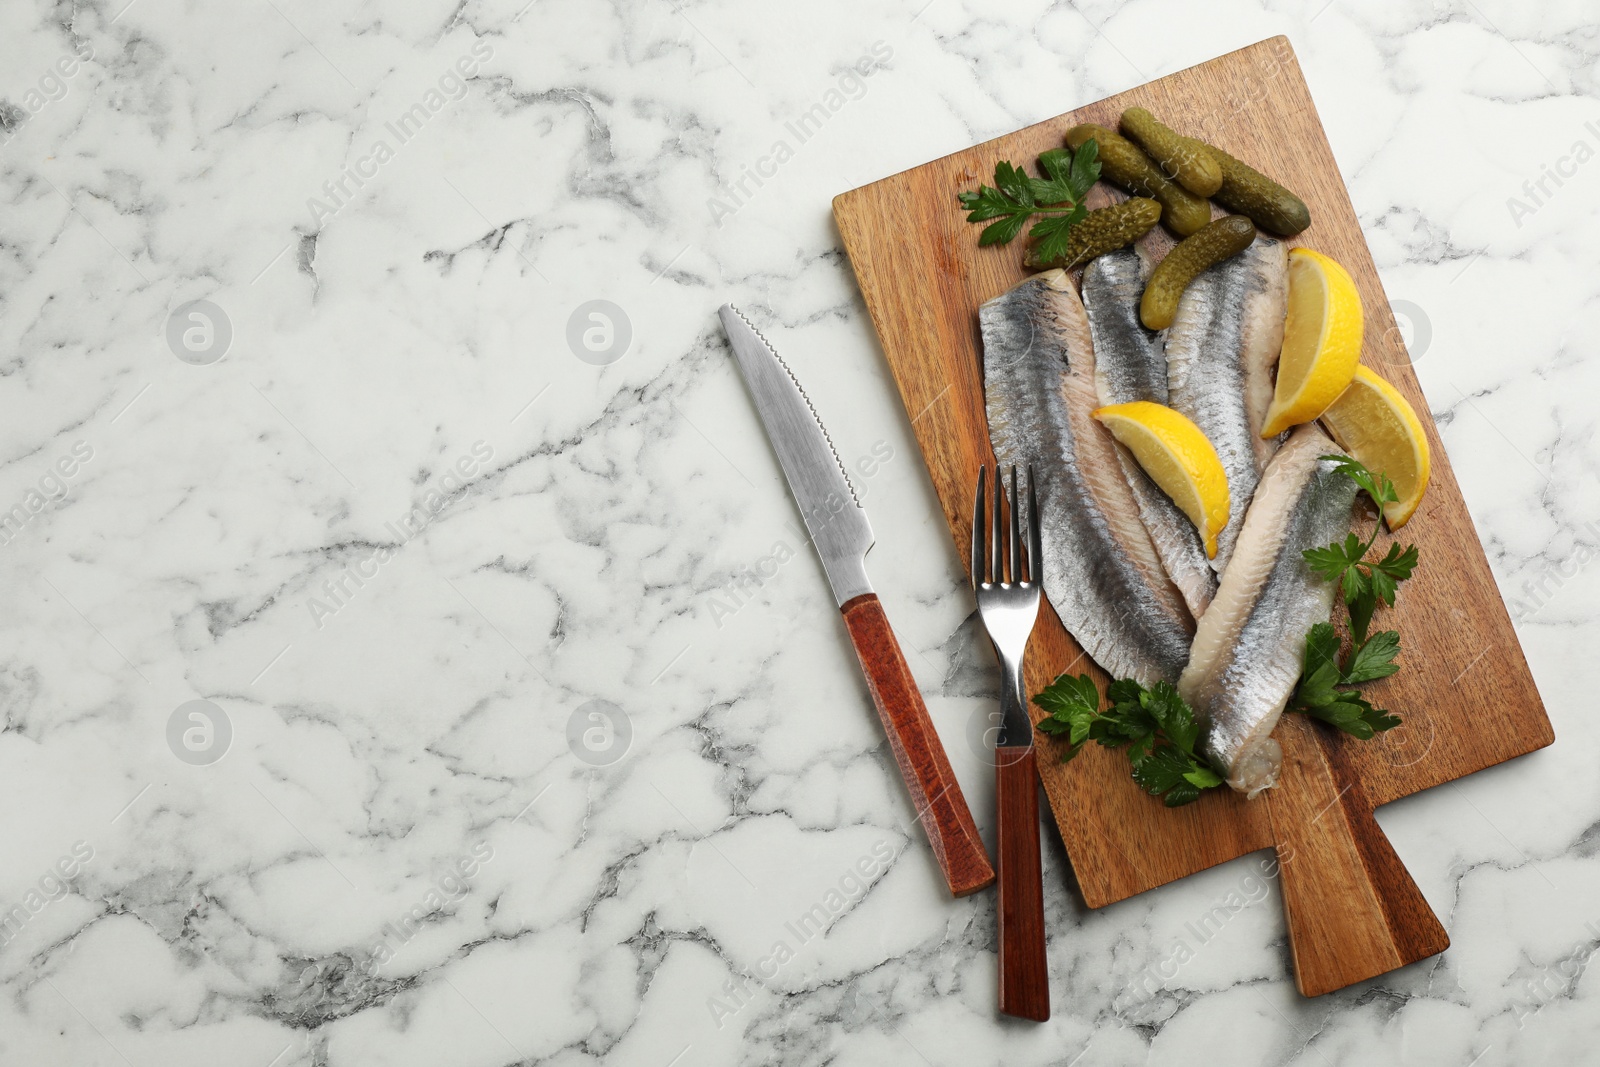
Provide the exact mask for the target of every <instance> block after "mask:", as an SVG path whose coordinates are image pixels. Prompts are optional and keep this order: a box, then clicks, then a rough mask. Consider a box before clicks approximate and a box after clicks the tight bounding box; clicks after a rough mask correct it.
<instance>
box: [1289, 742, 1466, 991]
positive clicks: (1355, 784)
mask: <svg viewBox="0 0 1600 1067" xmlns="http://www.w3.org/2000/svg"><path fill="white" fill-rule="evenodd" d="M1320 732H1321V731H1319V729H1318V728H1317V726H1316V724H1315V723H1313V722H1311V721H1310V720H1309V719H1307V718H1306V717H1305V716H1304V715H1285V716H1284V717H1283V719H1282V720H1281V722H1280V724H1279V729H1278V733H1277V737H1278V738H1279V740H1280V741H1281V742H1282V744H1283V750H1284V758H1283V772H1282V778H1281V780H1280V783H1279V786H1278V788H1276V789H1272V790H1269V791H1268V793H1267V796H1268V797H1269V798H1270V799H1269V800H1268V808H1269V811H1270V812H1271V815H1272V827H1273V835H1274V840H1275V841H1276V842H1277V846H1276V847H1277V858H1278V872H1279V884H1280V886H1281V887H1282V890H1283V907H1284V912H1285V913H1286V915H1287V918H1288V926H1289V950H1290V953H1291V954H1292V955H1293V957H1294V975H1295V985H1296V986H1298V987H1299V989H1300V993H1301V995H1302V996H1307V997H1316V996H1321V995H1322V994H1323V993H1329V992H1332V991H1333V990H1335V989H1342V988H1344V987H1345V986H1347V985H1350V984H1352V983H1354V982H1360V981H1362V980H1364V979H1367V978H1373V977H1375V976H1377V975H1380V974H1384V973H1386V972H1388V971H1392V970H1394V969H1395V968H1397V967H1404V966H1405V965H1406V964H1408V963H1415V962H1416V961H1418V960H1421V959H1426V958H1427V957H1429V956H1433V955H1437V954H1438V953H1440V952H1443V951H1444V950H1445V949H1447V948H1449V947H1450V937H1449V935H1447V934H1446V933H1445V931H1444V927H1443V926H1442V925H1441V924H1440V922H1439V919H1438V917H1437V916H1436V915H1434V913H1433V909H1432V908H1430V907H1428V902H1427V900H1425V899H1424V898H1423V896H1422V891H1421V890H1420V889H1418V888H1417V883H1416V882H1414V881H1413V880H1412V878H1411V875H1410V873H1409V872H1407V871H1406V868H1405V864H1403V863H1402V862H1400V857H1399V856H1398V855H1396V854H1395V851H1394V847H1393V846H1392V845H1390V844H1389V839H1388V838H1387V837H1385V836H1384V835H1383V830H1382V829H1381V828H1379V826H1378V823H1377V820H1376V819H1374V818H1373V817H1372V805H1371V802H1370V801H1369V800H1368V799H1367V796H1366V793H1365V792H1364V791H1363V790H1362V788H1361V782H1360V780H1359V779H1358V778H1357V777H1356V776H1355V775H1354V774H1352V773H1349V772H1348V769H1347V768H1345V767H1343V766H1342V765H1341V764H1340V762H1339V760H1338V756H1337V753H1336V751H1335V750H1334V749H1333V747H1332V746H1331V745H1330V744H1328V743H1326V742H1324V741H1323V740H1322V738H1321V737H1320V736H1319V734H1320Z"/></svg>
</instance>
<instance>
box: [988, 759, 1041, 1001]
mask: <svg viewBox="0 0 1600 1067" xmlns="http://www.w3.org/2000/svg"><path fill="white" fill-rule="evenodd" d="M994 777H995V800H996V805H995V808H996V816H997V820H998V823H999V830H998V831H997V837H998V840H999V845H998V846H997V848H996V851H997V853H998V859H999V864H1000V893H999V897H1000V900H999V905H998V907H997V911H998V912H999V915H1000V1010H1001V1011H1002V1012H1004V1013H1005V1014H1006V1015H1015V1016H1017V1017H1019V1018H1023V1019H1034V1020H1037V1021H1039V1022H1044V1021H1045V1020H1046V1019H1048V1018H1050V971H1049V967H1048V965H1047V964H1046V963H1045V954H1044V873H1043V871H1042V870H1041V868H1040V862H1039V778H1038V770H1037V768H1036V767H1035V766H1034V755H1033V747H1032V746H1031V745H1030V746H1028V747H1026V748H1022V747H1018V748H1008V747H1006V746H1001V747H999V748H996V749H995V750H994Z"/></svg>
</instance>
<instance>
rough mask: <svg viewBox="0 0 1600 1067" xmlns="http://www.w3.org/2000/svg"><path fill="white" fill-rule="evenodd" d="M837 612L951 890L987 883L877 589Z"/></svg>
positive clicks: (990, 877) (978, 842)
mask: <svg viewBox="0 0 1600 1067" xmlns="http://www.w3.org/2000/svg"><path fill="white" fill-rule="evenodd" d="M840 611H841V612H842V613H843V615H844V623H845V626H846V627H847V628H848V629H849V631H850V641H851V643H852V644H853V645H855V649H856V658H858V659H859V660H860V661H861V670H862V672H863V673H864V674H866V676H867V687H868V688H869V689H870V690H871V691H872V702H873V704H875V705H876V706H877V708H878V718H879V719H881V720H882V721H883V731H884V733H886V734H888V736H889V747H890V748H891V749H893V750H894V758H895V762H896V763H898V764H899V765H900V776H901V777H902V778H904V779H905V783H906V788H907V789H908V790H910V792H911V803H912V805H913V806H914V807H915V808H916V810H917V812H918V815H919V817H920V818H921V820H922V828H923V830H924V831H925V832H926V833H927V835H928V843H929V844H931V845H932V846H933V856H934V859H935V860H936V861H937V862H938V864H939V869H940V870H941V871H943V872H944V877H945V882H946V883H947V884H948V885H949V887H950V892H951V893H953V894H955V895H956V896H958V897H964V896H966V895H967V894H968V893H976V892H977V891H978V890H980V889H984V888H987V887H988V886H990V885H992V884H993V883H994V868H993V867H992V866H990V865H989V855H988V853H986V852H985V851H984V850H983V839H982V838H980V837H979V836H978V827H977V824H976V823H974V822H973V821H972V812H971V811H970V810H968V808H967V799H966V797H965V796H963V795H962V793H961V786H960V785H958V784H957V783H956V774H955V771H954V770H952V769H951V767H950V759H949V757H948V756H946V755H945V751H944V746H943V745H942V744H940V743H939V735H938V734H937V733H936V732H935V731H934V729H933V720H932V719H930V718H929V717H928V706H927V705H926V704H924V703H923V702H922V693H921V692H919V691H918V689H917V683H916V679H914V678H912V677H911V669H910V668H909V667H907V666H906V660H905V656H903V655H901V653H900V643H899V642H898V641H896V640H895V636H894V631H893V630H891V629H890V628H889V619H888V616H886V615H884V613H883V605H882V604H880V603H879V602H878V597H877V594H875V593H863V594H862V595H860V596H858V597H855V598H853V599H851V600H847V601H845V603H844V606H843V607H841V608H840ZM1035 851H1036V852H1037V848H1036V849H1035Z"/></svg>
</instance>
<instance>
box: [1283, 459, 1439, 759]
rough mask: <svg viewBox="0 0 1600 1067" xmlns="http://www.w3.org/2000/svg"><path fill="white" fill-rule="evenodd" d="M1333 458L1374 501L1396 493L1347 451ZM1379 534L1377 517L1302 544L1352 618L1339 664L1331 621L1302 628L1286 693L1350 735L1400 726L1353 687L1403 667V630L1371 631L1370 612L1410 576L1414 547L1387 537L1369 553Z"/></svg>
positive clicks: (1292, 702) (1294, 705)
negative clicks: (1301, 655) (1356, 530)
mask: <svg viewBox="0 0 1600 1067" xmlns="http://www.w3.org/2000/svg"><path fill="white" fill-rule="evenodd" d="M1322 458H1323V459H1325V460H1329V461H1331V462H1333V463H1335V464H1336V465H1337V467H1338V470H1339V472H1340V473H1341V474H1344V475H1346V476H1347V477H1349V478H1350V479H1351V480H1352V481H1354V482H1355V483H1356V485H1358V486H1359V487H1360V488H1361V489H1362V490H1364V491H1365V492H1366V494H1367V495H1368V496H1370V497H1371V498H1372V500H1373V502H1374V503H1376V504H1378V505H1379V506H1380V507H1382V505H1383V504H1385V503H1387V502H1391V501H1393V500H1395V499H1396V493H1395V489H1394V484H1393V483H1392V482H1390V481H1389V479H1388V478H1387V477H1385V476H1384V475H1382V474H1374V473H1373V472H1372V471H1370V470H1368V469H1367V468H1366V467H1365V466H1363V465H1362V464H1361V463H1360V462H1358V461H1357V460H1355V459H1352V458H1351V457H1349V456H1342V455H1331V456H1323V457H1322ZM1377 538H1378V525H1377V524H1376V523H1375V524H1374V525H1373V529H1372V536H1371V537H1370V538H1369V539H1368V540H1366V541H1362V540H1361V538H1360V537H1358V536H1356V535H1355V534H1353V533H1352V534H1349V535H1347V536H1346V537H1345V538H1344V540H1342V541H1335V542H1333V543H1332V544H1330V545H1324V546H1322V547H1320V548H1309V549H1306V550H1305V551H1304V552H1303V553H1302V555H1303V556H1304V557H1305V561H1306V566H1307V567H1309V568H1310V570H1311V572H1312V573H1313V574H1315V575H1316V576H1317V577H1319V578H1321V579H1323V580H1324V581H1328V582H1335V583H1337V584H1338V587H1339V596H1340V599H1341V600H1343V601H1344V604H1345V609H1346V610H1347V612H1348V613H1349V617H1350V644H1351V647H1350V656H1349V658H1348V659H1347V660H1345V661H1344V662H1343V663H1342V664H1341V662H1340V658H1339V651H1340V648H1339V635H1338V632H1337V631H1336V630H1334V628H1333V626H1332V624H1331V623H1326V622H1319V623H1317V624H1316V625H1315V626H1313V627H1311V630H1310V631H1309V632H1308V633H1307V634H1306V661H1305V666H1304V668H1302V670H1301V672H1300V683H1299V685H1298V686H1297V687H1296V688H1295V691H1294V695H1293V696H1291V697H1290V699H1289V710H1290V711H1298V712H1303V713H1304V714H1307V715H1310V716H1312V717H1313V718H1317V719H1321V720H1322V721H1323V722H1326V723H1329V724H1331V725H1333V726H1336V727H1338V728H1339V729H1341V730H1343V731H1345V732H1346V733H1348V734H1351V735H1353V736H1355V737H1360V738H1369V737H1372V736H1374V735H1375V734H1377V733H1380V732H1382V731H1384V730H1389V729H1393V728H1394V727H1396V726H1398V725H1400V720H1399V718H1398V717H1396V716H1394V715H1391V714H1390V713H1389V712H1387V711H1385V710H1383V709H1382V708H1377V707H1374V706H1373V705H1372V704H1371V703H1370V702H1369V701H1368V700H1367V699H1366V698H1365V697H1364V696H1362V695H1361V692H1360V691H1359V690H1356V689H1352V688H1349V687H1350V686H1354V685H1360V684H1361V683H1363V682H1372V681H1377V680H1378V679H1379V678H1387V677H1389V676H1390V675H1391V674H1394V673H1395V672H1396V671H1398V670H1399V669H1400V665H1399V664H1397V663H1396V662H1395V661H1394V660H1395V656H1397V655H1399V653H1400V635H1399V634H1398V633H1397V632H1395V631H1394V630H1382V631H1380V632H1378V633H1375V634H1372V635H1371V636H1370V637H1369V636H1368V631H1369V630H1370V629H1371V627H1372V616H1373V614H1374V613H1375V612H1376V611H1377V610H1378V607H1379V606H1380V605H1381V606H1386V607H1393V606H1394V598H1395V593H1396V591H1397V589H1398V587H1399V585H1400V583H1401V582H1403V581H1405V580H1406V579H1407V578H1409V577H1411V572H1412V571H1413V570H1414V569H1415V568H1416V565H1417V546H1416V545H1408V546H1407V547H1405V548H1401V547H1400V546H1399V545H1398V544H1391V545H1390V546H1389V548H1388V551H1387V552H1386V553H1385V554H1384V556H1383V558H1381V559H1370V560H1369V559H1368V558H1367V554H1368V553H1369V552H1370V551H1371V550H1372V546H1373V543H1374V542H1375V541H1377Z"/></svg>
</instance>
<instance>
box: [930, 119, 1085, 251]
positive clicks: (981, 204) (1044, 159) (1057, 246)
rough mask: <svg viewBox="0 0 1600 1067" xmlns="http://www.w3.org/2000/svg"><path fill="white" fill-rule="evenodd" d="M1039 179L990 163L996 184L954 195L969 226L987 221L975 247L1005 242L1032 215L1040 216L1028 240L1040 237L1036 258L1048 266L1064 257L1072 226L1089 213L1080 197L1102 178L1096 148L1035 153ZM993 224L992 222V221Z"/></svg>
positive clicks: (1005, 166)
mask: <svg viewBox="0 0 1600 1067" xmlns="http://www.w3.org/2000/svg"><path fill="white" fill-rule="evenodd" d="M1039 169H1040V170H1042V171H1043V172H1044V175H1045V176H1044V177H1043V178H1035V177H1033V176H1032V175H1030V174H1029V173H1028V172H1027V171H1025V170H1023V169H1022V168H1021V167H1018V166H1015V165H1013V164H1011V163H1008V162H1006V161H1004V160H1001V161H1000V162H999V163H996V164H995V165H994V185H993V186H989V185H983V184H979V186H978V191H977V192H975V193H974V192H970V191H969V192H965V193H958V194H957V197H956V198H957V199H958V200H960V201H961V206H962V207H964V208H966V209H967V221H968V222H988V223H989V225H988V226H985V227H984V228H983V234H982V235H981V236H980V237H979V238H978V244H979V245H1003V244H1009V243H1010V242H1011V240H1012V239H1013V238H1015V237H1016V236H1017V234H1019V233H1021V232H1022V227H1023V226H1025V225H1027V223H1028V220H1029V219H1031V218H1032V217H1033V216H1035V215H1039V216H1042V217H1041V219H1040V221H1039V222H1036V223H1035V224H1034V226H1033V229H1031V230H1029V231H1028V236H1030V237H1035V238H1038V240H1039V246H1038V249H1037V255H1038V258H1039V260H1040V261H1041V262H1045V263H1048V262H1050V261H1052V260H1055V259H1057V258H1060V257H1062V256H1064V255H1066V252H1067V241H1068V238H1069V236H1070V234H1071V232H1072V228H1073V227H1074V226H1076V225H1077V224H1078V223H1079V222H1082V221H1083V218H1084V216H1085V215H1087V214H1088V213H1089V211H1088V209H1087V208H1086V207H1084V206H1083V198H1084V197H1085V196H1087V195H1088V194H1089V189H1090V187H1092V186H1093V185H1094V183H1095V182H1096V181H1098V180H1099V179H1100V146H1099V145H1097V144H1095V142H1094V139H1093V138H1090V139H1089V140H1087V141H1085V142H1084V143H1083V145H1082V146H1081V147H1079V149H1078V150H1077V151H1076V152H1072V151H1069V150H1068V149H1065V148H1052V149H1050V150H1049V151H1048V152H1043V153H1041V154H1040V155H1039ZM991 220H995V221H991Z"/></svg>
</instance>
